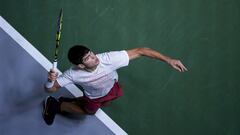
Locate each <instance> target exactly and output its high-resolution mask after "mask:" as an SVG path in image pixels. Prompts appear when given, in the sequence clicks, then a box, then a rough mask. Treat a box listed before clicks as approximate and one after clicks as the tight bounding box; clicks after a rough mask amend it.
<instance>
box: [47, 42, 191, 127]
mask: <svg viewBox="0 0 240 135" xmlns="http://www.w3.org/2000/svg"><path fill="white" fill-rule="evenodd" d="M140 56H146V57H150V58H154V59H156V60H161V61H163V62H166V63H167V64H169V65H170V66H171V67H173V68H174V69H175V70H177V71H179V72H184V71H187V68H186V67H185V66H184V65H183V64H182V62H181V61H180V60H176V59H172V58H170V57H168V56H165V55H163V54H161V53H159V52H158V51H155V50H153V49H150V48H135V49H130V50H122V51H111V52H105V53H101V54H96V55H95V54H94V53H93V52H92V51H91V50H90V49H89V48H87V47H85V46H83V45H76V46H73V47H72V48H70V50H69V52H68V59H69V61H70V62H71V63H72V64H73V66H72V67H70V68H69V69H68V70H66V71H65V72H64V73H63V74H62V75H60V76H58V73H57V72H55V71H54V70H50V71H49V73H48V81H47V83H46V84H45V88H46V90H47V91H48V92H56V91H57V90H58V89H59V88H60V87H64V86H66V85H68V84H77V85H80V86H82V88H83V93H84V95H83V97H77V98H65V97H60V98H58V99H55V98H54V97H51V96H49V97H47V98H46V100H45V102H44V108H43V118H44V120H45V122H46V123H47V124H48V125H51V124H52V123H53V121H54V118H55V115H56V114H57V113H62V112H68V113H75V114H89V115H92V114H95V113H96V112H97V110H98V109H99V108H101V107H102V106H104V105H105V104H106V103H109V102H111V101H113V100H114V99H117V98H119V97H120V96H122V88H121V86H120V84H119V83H118V74H117V72H116V70H117V69H119V68H122V67H126V66H128V64H129V61H131V60H133V59H136V58H139V57H140Z"/></svg>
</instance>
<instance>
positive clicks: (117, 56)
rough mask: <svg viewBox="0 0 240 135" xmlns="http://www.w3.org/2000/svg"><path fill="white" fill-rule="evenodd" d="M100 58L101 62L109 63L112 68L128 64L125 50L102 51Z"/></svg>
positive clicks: (115, 68)
mask: <svg viewBox="0 0 240 135" xmlns="http://www.w3.org/2000/svg"><path fill="white" fill-rule="evenodd" d="M102 59H103V62H104V63H107V64H109V65H110V67H111V68H112V69H113V70H117V69H119V68H121V67H125V66H128V64H129V57H128V54H127V51H125V50H122V51H112V52H107V53H104V54H102Z"/></svg>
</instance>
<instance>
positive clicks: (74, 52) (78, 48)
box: [68, 45, 90, 65]
mask: <svg viewBox="0 0 240 135" xmlns="http://www.w3.org/2000/svg"><path fill="white" fill-rule="evenodd" d="M89 51H90V49H89V48H87V47H85V46H83V45H75V46H73V47H71V48H70V49H69V51H68V60H69V61H70V62H71V63H73V64H75V65H78V64H82V59H83V57H84V56H85V55H86V54H87V53H88V52H89Z"/></svg>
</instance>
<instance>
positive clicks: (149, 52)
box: [139, 48, 171, 63]
mask: <svg viewBox="0 0 240 135" xmlns="http://www.w3.org/2000/svg"><path fill="white" fill-rule="evenodd" d="M139 54H140V55H141V56H146V57H149V58H154V59H158V60H161V61H164V62H166V63H169V61H170V60H171V58H170V57H168V56H165V55H163V54H161V53H160V52H158V51H155V50H153V49H150V48H139Z"/></svg>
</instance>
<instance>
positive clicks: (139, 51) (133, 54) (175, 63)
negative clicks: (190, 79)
mask: <svg viewBox="0 0 240 135" xmlns="http://www.w3.org/2000/svg"><path fill="white" fill-rule="evenodd" d="M127 53H128V56H129V59H130V60H133V59H136V58H139V57H140V56H146V57H150V58H154V59H158V60H161V61H164V62H166V63H168V64H169V65H171V66H172V67H173V68H174V69H176V70H178V71H179V72H184V71H187V68H186V67H185V66H184V65H183V64H182V62H181V61H180V60H176V59H172V58H170V57H168V56H165V55H163V54H161V53H160V52H158V51H155V50H153V49H150V48H145V47H144V48H135V49H131V50H127Z"/></svg>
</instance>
